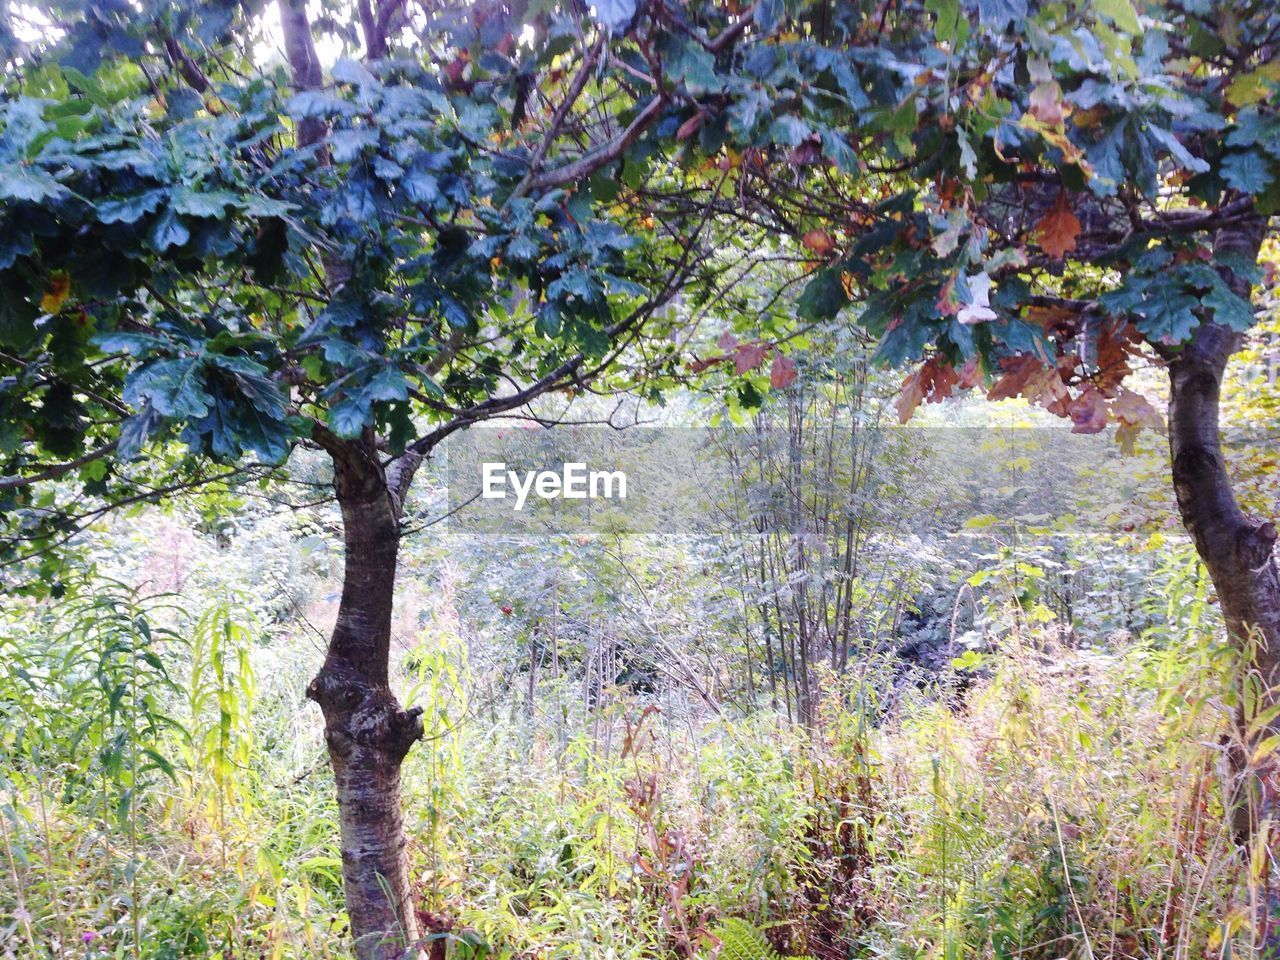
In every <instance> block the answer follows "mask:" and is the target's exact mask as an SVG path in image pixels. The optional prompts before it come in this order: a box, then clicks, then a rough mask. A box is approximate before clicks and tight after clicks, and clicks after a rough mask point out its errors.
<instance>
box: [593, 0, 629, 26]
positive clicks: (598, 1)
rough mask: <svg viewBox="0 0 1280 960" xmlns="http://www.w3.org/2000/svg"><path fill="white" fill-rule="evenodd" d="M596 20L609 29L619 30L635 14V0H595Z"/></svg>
mask: <svg viewBox="0 0 1280 960" xmlns="http://www.w3.org/2000/svg"><path fill="white" fill-rule="evenodd" d="M592 6H593V7H594V8H595V12H596V20H597V21H598V22H599V23H601V24H603V25H604V26H606V27H608V28H609V29H610V30H621V29H622V28H623V27H625V26H626V25H627V24H628V23H630V22H631V18H632V17H634V16H635V15H636V0H595V2H594V3H592Z"/></svg>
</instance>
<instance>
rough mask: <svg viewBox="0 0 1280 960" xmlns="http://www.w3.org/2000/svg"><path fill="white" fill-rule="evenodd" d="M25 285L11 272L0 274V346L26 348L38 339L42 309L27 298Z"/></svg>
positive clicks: (16, 348) (17, 348)
mask: <svg viewBox="0 0 1280 960" xmlns="http://www.w3.org/2000/svg"><path fill="white" fill-rule="evenodd" d="M25 286H26V285H25V284H23V283H22V282H21V281H19V280H17V279H16V278H14V277H12V276H11V275H9V274H3V275H0V346H5V347H11V348H13V349H15V350H25V349H26V348H27V347H29V346H31V345H32V344H33V343H34V342H35V341H36V339H37V331H36V325H35V323H36V317H38V316H39V315H40V311H39V310H37V309H36V308H35V306H34V305H33V304H32V303H31V301H30V300H28V299H27V292H26V290H25V289H24V288H25Z"/></svg>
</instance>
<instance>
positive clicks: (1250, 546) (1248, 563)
mask: <svg viewBox="0 0 1280 960" xmlns="http://www.w3.org/2000/svg"><path fill="white" fill-rule="evenodd" d="M1275 545H1276V525H1275V524H1274V523H1272V522H1271V521H1270V520H1260V521H1254V522H1252V523H1249V524H1247V525H1246V526H1245V528H1244V529H1243V530H1241V531H1240V533H1239V534H1238V535H1237V541H1236V553H1237V555H1238V556H1239V558H1240V563H1241V564H1242V565H1243V566H1244V567H1245V568H1246V569H1248V570H1252V571H1254V572H1257V571H1258V570H1261V569H1262V568H1263V567H1265V566H1266V565H1267V564H1268V563H1270V562H1271V555H1272V551H1273V550H1274V549H1275Z"/></svg>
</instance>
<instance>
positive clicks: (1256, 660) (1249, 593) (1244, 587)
mask: <svg viewBox="0 0 1280 960" xmlns="http://www.w3.org/2000/svg"><path fill="white" fill-rule="evenodd" d="M1263 228H1264V221H1263V220H1262V219H1261V218H1259V219H1258V220H1256V221H1254V222H1252V223H1247V224H1245V225H1244V226H1241V227H1233V228H1232V229H1231V230H1229V231H1225V230H1224V231H1223V232H1222V233H1220V234H1219V235H1218V237H1217V240H1216V245H1217V248H1218V250H1219V252H1231V253H1236V254H1239V255H1241V256H1242V257H1243V258H1245V259H1247V260H1248V261H1250V262H1253V261H1254V260H1255V259H1256V257H1257V254H1258V248H1259V245H1260V244H1261V240H1262V235H1263ZM1225 276H1226V279H1227V280H1228V282H1229V283H1230V284H1231V286H1232V287H1233V289H1234V290H1235V292H1236V293H1237V294H1239V295H1240V296H1242V297H1244V298H1245V299H1248V298H1249V296H1250V290H1249V283H1248V281H1247V280H1245V279H1244V278H1241V277H1237V276H1235V275H1233V274H1230V273H1229V272H1227V273H1226V274H1225ZM1240 344H1241V336H1240V334H1238V333H1235V332H1234V331H1232V330H1230V329H1229V328H1227V327H1225V326H1222V325H1221V324H1217V323H1202V324H1201V325H1200V326H1199V327H1198V328H1197V330H1196V333H1195V335H1194V337H1193V339H1192V340H1191V342H1190V343H1189V344H1187V345H1186V346H1185V347H1184V348H1183V349H1181V350H1180V351H1178V352H1177V353H1176V354H1173V355H1171V356H1170V358H1169V383H1170V399H1169V446H1170V454H1171V457H1172V468H1173V485H1174V491H1175V493H1176V495H1177V501H1178V509H1179V511H1180V513H1181V516H1182V521H1183V524H1184V525H1185V526H1186V528H1187V530H1188V532H1189V533H1190V534H1191V537H1192V540H1193V541H1194V543H1195V547H1196V551H1197V552H1198V553H1199V555H1200V558H1201V560H1203V561H1204V564H1205V567H1206V568H1207V569H1208V571H1209V576H1210V577H1211V578H1212V580H1213V584H1214V587H1215V588H1216V590H1217V594H1218V600H1219V603H1220V605H1221V609H1222V613H1223V617H1224V619H1225V621H1226V626H1227V630H1228V632H1229V634H1230V636H1231V639H1232V640H1233V642H1234V643H1236V644H1237V645H1238V646H1239V647H1240V648H1241V650H1242V651H1244V652H1245V653H1246V654H1247V657H1248V660H1247V662H1248V666H1249V671H1248V676H1247V677H1246V678H1245V680H1244V682H1245V683H1248V684H1251V685H1253V687H1254V690H1255V691H1256V692H1257V693H1258V694H1260V695H1259V696H1258V697H1257V698H1256V700H1254V701H1253V702H1254V703H1255V708H1254V711H1255V713H1256V712H1259V711H1261V710H1264V709H1266V707H1268V706H1269V705H1270V704H1271V703H1272V702H1274V701H1275V698H1276V693H1277V690H1278V689H1280V576H1278V574H1277V565H1276V557H1275V551H1274V547H1275V543H1276V528H1275V525H1274V524H1272V523H1271V521H1269V520H1266V519H1259V518H1254V517H1250V516H1248V515H1246V514H1245V512H1244V511H1243V510H1242V509H1241V507H1240V504H1239V502H1238V501H1237V500H1236V498H1235V494H1234V492H1233V490H1232V485H1231V479H1230V476H1229V474H1228V471H1227V465H1226V462H1225V460H1224V457H1223V452H1222V445H1221V440H1220V435H1219V397H1220V392H1221V387H1222V378H1223V374H1224V371H1225V370H1226V366H1227V361H1228V360H1229V358H1230V357H1231V354H1232V353H1234V352H1235V351H1236V350H1237V349H1238V348H1239V346H1240ZM1251 699H1252V698H1251ZM1244 700H1245V698H1244V697H1241V701H1242V706H1241V708H1240V712H1239V715H1238V717H1237V721H1238V725H1239V727H1240V729H1239V731H1238V735H1237V736H1236V737H1234V738H1232V743H1231V745H1230V748H1229V755H1228V761H1229V767H1230V775H1231V778H1232V782H1231V783H1230V785H1229V794H1230V802H1229V806H1230V811H1231V822H1232V829H1233V832H1234V834H1235V837H1236V839H1237V841H1238V842H1240V843H1241V844H1245V845H1248V844H1251V843H1252V842H1253V841H1254V840H1255V838H1256V835H1257V831H1258V829H1259V828H1260V825H1261V824H1262V822H1263V821H1264V820H1265V819H1266V818H1267V817H1268V816H1269V815H1270V814H1271V813H1272V811H1273V810H1274V809H1275V807H1276V795H1275V783H1274V782H1273V781H1274V778H1273V777H1272V776H1271V775H1270V774H1269V773H1268V771H1267V770H1266V769H1261V768H1259V767H1258V766H1257V765H1253V764H1251V763H1250V762H1249V760H1250V758H1249V754H1250V752H1251V751H1250V744H1251V741H1256V739H1258V738H1259V737H1260V736H1265V735H1266V734H1268V733H1272V732H1276V730H1277V729H1280V725H1278V724H1277V723H1276V722H1273V723H1271V724H1268V725H1265V726H1266V729H1262V730H1253V731H1250V730H1249V729H1248V728H1249V726H1250V719H1251V718H1250V717H1249V716H1247V715H1246V714H1245V712H1244V711H1245V709H1246V708H1245V707H1244V706H1243V701H1244ZM1263 766H1264V767H1266V766H1269V764H1265V763H1264V765H1263Z"/></svg>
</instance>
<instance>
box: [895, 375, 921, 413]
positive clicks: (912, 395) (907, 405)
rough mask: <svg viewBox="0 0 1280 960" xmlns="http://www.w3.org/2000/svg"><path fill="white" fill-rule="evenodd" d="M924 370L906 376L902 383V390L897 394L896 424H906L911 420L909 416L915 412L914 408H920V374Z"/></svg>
mask: <svg viewBox="0 0 1280 960" xmlns="http://www.w3.org/2000/svg"><path fill="white" fill-rule="evenodd" d="M923 370H924V368H923V367H922V368H921V369H919V370H916V371H914V372H912V373H909V374H907V378H906V379H905V380H903V381H902V390H901V392H900V393H899V394H898V402H897V404H896V406H897V408H898V422H899V423H906V422H907V421H908V420H910V419H911V415H912V414H913V413H915V412H916V407H918V406H920V401H921V400H923V399H924V387H923V385H922V384H921V377H920V375H921V373H922V372H923Z"/></svg>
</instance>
